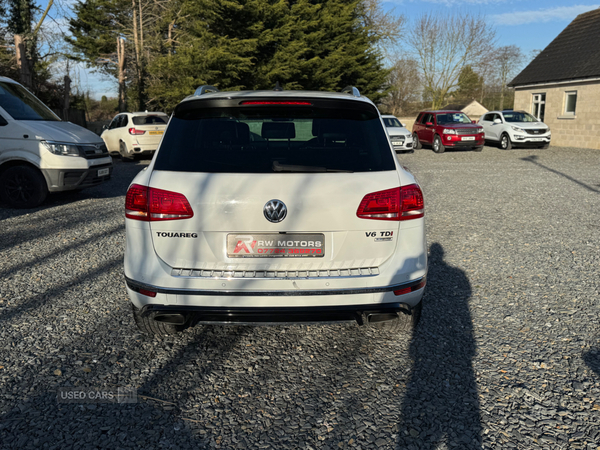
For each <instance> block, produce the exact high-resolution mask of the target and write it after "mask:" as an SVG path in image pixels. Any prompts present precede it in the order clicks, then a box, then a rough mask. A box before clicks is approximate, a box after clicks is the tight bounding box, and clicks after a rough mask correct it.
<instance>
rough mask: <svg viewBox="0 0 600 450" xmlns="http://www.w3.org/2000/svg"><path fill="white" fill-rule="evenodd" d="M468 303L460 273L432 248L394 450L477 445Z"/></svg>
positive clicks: (465, 282)
mask: <svg viewBox="0 0 600 450" xmlns="http://www.w3.org/2000/svg"><path fill="white" fill-rule="evenodd" d="M470 298H471V284H470V283H469V280H468V278H467V275H466V274H465V272H463V271H462V270H460V269H458V268H456V267H452V266H450V265H448V264H446V263H445V262H444V249H443V247H442V246H441V245H440V244H438V243H434V244H432V245H431V248H430V254H429V272H428V275H427V288H426V291H425V296H424V298H423V302H424V310H423V318H422V321H421V324H420V326H419V327H418V328H417V329H416V330H415V333H414V335H413V338H412V341H411V344H410V356H411V358H412V359H413V367H412V371H411V375H410V378H409V381H408V383H407V389H406V394H405V396H404V398H403V402H402V423H401V424H400V427H399V437H398V446H399V448H421V449H436V448H442V447H440V445H442V444H445V447H443V448H457V449H458V448H460V449H480V448H481V446H482V429H481V418H480V408H479V399H478V392H477V383H476V379H475V374H474V370H473V365H472V360H473V357H474V355H475V351H476V343H475V338H474V336H473V324H472V320H471V313H470V311H469V300H470Z"/></svg>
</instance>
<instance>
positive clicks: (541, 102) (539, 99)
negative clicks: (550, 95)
mask: <svg viewBox="0 0 600 450" xmlns="http://www.w3.org/2000/svg"><path fill="white" fill-rule="evenodd" d="M542 96H543V97H542ZM536 97H537V98H536ZM542 98H543V100H542ZM536 105H538V107H537V110H538V111H537V113H536V111H535V110H536ZM542 105H544V112H545V110H546V108H545V105H546V93H545V92H536V93H533V94H531V114H532V115H533V116H534V117H535V118H536V119H537V118H540V119H541V120H542V121H543V120H544V118H542V117H540V115H541V114H540V110H541V108H542Z"/></svg>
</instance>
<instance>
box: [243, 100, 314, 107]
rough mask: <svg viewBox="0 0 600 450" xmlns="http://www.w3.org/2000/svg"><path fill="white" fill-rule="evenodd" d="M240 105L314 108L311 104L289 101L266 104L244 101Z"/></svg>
mask: <svg viewBox="0 0 600 450" xmlns="http://www.w3.org/2000/svg"><path fill="white" fill-rule="evenodd" d="M240 105H291V106H312V103H311V102H289V101H281V102H276V101H275V102H264V101H254V100H253V101H249V100H246V101H243V102H241V103H240Z"/></svg>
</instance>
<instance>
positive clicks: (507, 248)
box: [0, 147, 600, 450]
mask: <svg viewBox="0 0 600 450" xmlns="http://www.w3.org/2000/svg"><path fill="white" fill-rule="evenodd" d="M598 156H599V152H598V151H594V150H585V149H576V148H556V147H550V148H549V149H547V150H519V149H517V150H512V151H509V152H503V151H501V150H499V149H497V148H493V147H486V148H484V150H483V152H481V153H474V152H463V151H446V153H444V154H434V153H433V152H432V151H431V150H429V149H423V150H419V151H416V152H415V153H414V154H408V155H398V159H399V160H400V162H401V163H402V164H403V165H406V166H408V168H409V169H410V170H411V171H412V172H413V173H414V174H415V175H416V176H417V178H418V180H419V182H420V183H421V185H422V187H423V191H424V195H425V201H426V224H427V238H428V244H429V249H430V271H429V275H428V285H427V288H426V294H425V298H424V302H425V303H424V308H423V316H422V321H421V324H420V326H419V328H418V329H417V330H416V332H415V333H414V334H413V335H412V336H406V335H392V334H385V333H381V332H376V331H374V330H370V329H368V328H363V327H358V326H356V325H349V324H344V325H326V326H312V325H310V326H309V325H303V326H299V325H290V326H274V327H241V326H239V327H222V326H213V327H201V326H198V327H194V328H192V329H188V330H186V331H185V332H184V333H182V334H181V335H180V336H175V337H166V338H164V339H159V338H148V337H146V336H144V335H142V334H141V333H139V332H138V330H137V329H136V327H135V324H134V323H133V320H132V318H131V315H130V310H129V305H128V299H127V295H126V292H125V283H124V279H123V267H122V260H123V250H124V239H125V236H124V218H123V212H124V211H123V205H124V195H125V191H126V189H127V186H128V184H129V183H130V181H131V180H132V178H133V177H134V176H135V174H136V173H137V172H138V171H139V170H141V169H143V168H144V167H145V166H146V165H147V164H148V161H139V162H137V163H135V164H125V163H121V162H120V161H116V162H115V164H116V165H115V172H114V178H113V180H111V182H110V183H106V184H104V185H101V186H98V187H95V188H92V189H87V190H84V191H82V192H79V193H65V194H60V195H52V196H50V197H49V199H48V202H47V203H45V204H44V205H42V206H41V207H39V208H36V209H34V210H21V211H17V210H10V209H7V208H4V209H0V223H1V225H2V227H1V228H0V447H2V448H18V449H21V448H44V449H51V448H56V449H65V448H87V447H97V448H144V449H160V448H181V449H186V448H190V449H192V448H194V449H195V448H215V449H221V448H222V449H229V448H232V449H261V448H264V449H277V450H279V449H294V450H295V449H338V448H343V449H347V448H348V449H350V448H352V449H367V448H380V449H397V448H402V449H434V448H439V449H505V448H517V449H562V448H581V449H586V450H588V449H592V448H593V449H597V446H598V444H597V443H598V442H599V441H600V430H599V429H598V423H600V333H599V331H598V322H599V320H598V311H600V295H599V294H600V292H599V291H600V289H599V283H600V281H599V280H600V276H599V275H600V239H598V236H599V232H600V225H599V224H600V170H599V169H600V167H599V160H600V158H599V157H598ZM127 386H130V387H133V388H135V389H136V390H137V393H138V402H137V403H122V404H118V403H93V404H65V403H58V402H57V390H58V388H64V387H73V388H77V389H80V388H81V389H84V388H98V389H111V388H117V387H127Z"/></svg>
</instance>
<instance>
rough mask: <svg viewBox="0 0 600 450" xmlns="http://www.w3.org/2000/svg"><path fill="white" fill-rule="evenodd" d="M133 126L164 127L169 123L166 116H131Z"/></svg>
mask: <svg viewBox="0 0 600 450" xmlns="http://www.w3.org/2000/svg"><path fill="white" fill-rule="evenodd" d="M132 119H133V124H134V125H166V123H167V122H168V121H169V118H168V117H167V116H133V117H132Z"/></svg>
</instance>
